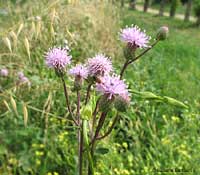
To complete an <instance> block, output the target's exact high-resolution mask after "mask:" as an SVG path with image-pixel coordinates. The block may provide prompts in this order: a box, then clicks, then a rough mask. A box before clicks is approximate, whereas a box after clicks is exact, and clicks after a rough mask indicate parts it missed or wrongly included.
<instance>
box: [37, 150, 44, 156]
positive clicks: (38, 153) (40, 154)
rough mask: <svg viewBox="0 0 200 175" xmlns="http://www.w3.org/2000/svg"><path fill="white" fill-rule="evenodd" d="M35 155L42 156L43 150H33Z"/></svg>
mask: <svg viewBox="0 0 200 175" xmlns="http://www.w3.org/2000/svg"><path fill="white" fill-rule="evenodd" d="M35 155H36V156H43V155H44V152H41V151H36V152H35Z"/></svg>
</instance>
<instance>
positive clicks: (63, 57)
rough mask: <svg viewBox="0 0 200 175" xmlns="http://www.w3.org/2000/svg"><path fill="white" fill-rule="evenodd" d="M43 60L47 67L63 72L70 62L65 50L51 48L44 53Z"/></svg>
mask: <svg viewBox="0 0 200 175" xmlns="http://www.w3.org/2000/svg"><path fill="white" fill-rule="evenodd" d="M45 58H46V64H47V66H49V67H50V68H55V69H57V70H63V69H64V68H65V67H66V65H68V64H70V61H71V56H70V55H69V54H68V50H67V49H66V48H52V49H50V50H49V51H48V52H47V53H46V55H45Z"/></svg>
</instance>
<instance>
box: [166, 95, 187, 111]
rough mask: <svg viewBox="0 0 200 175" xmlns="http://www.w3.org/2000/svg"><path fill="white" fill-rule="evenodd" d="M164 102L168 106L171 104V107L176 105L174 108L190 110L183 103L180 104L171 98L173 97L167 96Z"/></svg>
mask: <svg viewBox="0 0 200 175" xmlns="http://www.w3.org/2000/svg"><path fill="white" fill-rule="evenodd" d="M163 99H164V101H165V102H166V103H168V104H171V105H174V106H177V107H181V108H186V109H188V106H187V105H185V104H184V103H183V102H180V101H178V100H176V99H174V98H171V97H167V96H164V97H163Z"/></svg>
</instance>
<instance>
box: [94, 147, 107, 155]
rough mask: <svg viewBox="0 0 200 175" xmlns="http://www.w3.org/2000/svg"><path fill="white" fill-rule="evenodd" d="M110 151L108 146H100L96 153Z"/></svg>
mask: <svg viewBox="0 0 200 175" xmlns="http://www.w3.org/2000/svg"><path fill="white" fill-rule="evenodd" d="M108 152H109V149H108V148H103V147H101V148H98V149H97V150H96V153H97V154H107V153H108Z"/></svg>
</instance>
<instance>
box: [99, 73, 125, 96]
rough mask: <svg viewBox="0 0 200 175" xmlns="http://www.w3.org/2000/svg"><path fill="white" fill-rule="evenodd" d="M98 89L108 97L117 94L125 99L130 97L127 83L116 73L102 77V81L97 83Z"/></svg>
mask: <svg viewBox="0 0 200 175" xmlns="http://www.w3.org/2000/svg"><path fill="white" fill-rule="evenodd" d="M96 89H97V91H99V92H101V93H102V94H104V95H106V96H107V97H108V99H112V98H114V97H115V96H117V95H119V96H120V97H122V98H124V99H128V97H129V92H128V88H127V85H126V84H125V83H124V81H123V80H120V77H119V76H116V75H112V76H109V75H107V76H104V77H103V78H102V79H101V83H97V84H96Z"/></svg>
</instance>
